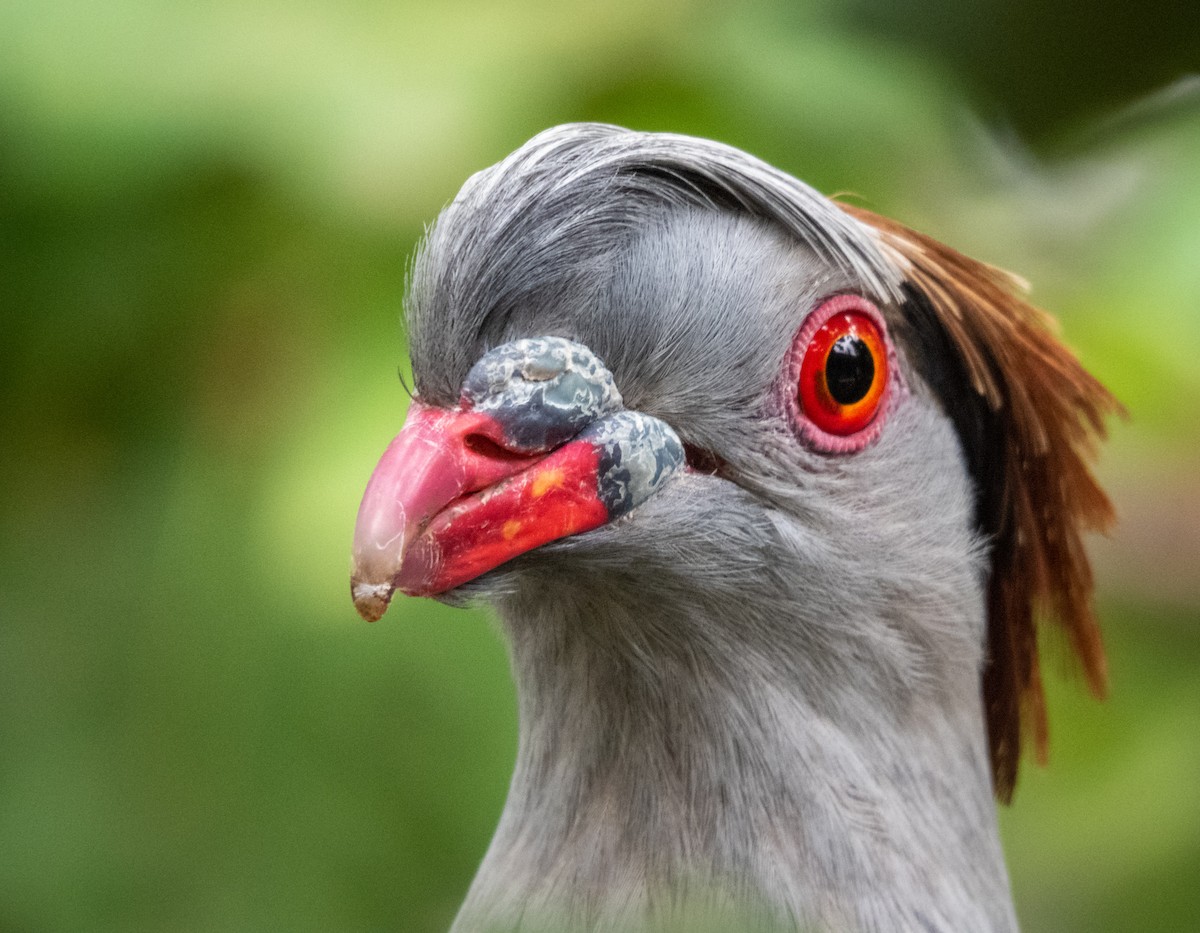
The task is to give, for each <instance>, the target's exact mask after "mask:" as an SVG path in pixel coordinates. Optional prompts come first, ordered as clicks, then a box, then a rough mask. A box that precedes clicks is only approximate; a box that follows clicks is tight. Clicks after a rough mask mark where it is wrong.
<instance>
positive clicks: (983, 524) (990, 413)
mask: <svg viewBox="0 0 1200 933" xmlns="http://www.w3.org/2000/svg"><path fill="white" fill-rule="evenodd" d="M901 289H902V291H903V293H904V300H903V302H902V303H901V305H900V312H901V314H902V315H903V319H904V327H903V328H902V329H901V331H900V337H901V339H903V340H904V342H905V344H906V346H907V348H908V355H909V360H910V362H911V363H912V365H913V367H914V368H915V369H916V370H917V373H918V374H919V375H920V377H921V378H922V379H923V380H924V381H925V383H926V385H928V386H929V388H930V389H932V390H933V393H934V395H935V396H936V397H937V399H938V401H939V402H940V403H941V406H942V410H943V411H945V413H946V416H947V417H948V418H949V419H950V421H951V423H952V424H953V425H954V430H955V432H956V433H957V434H958V439H959V444H960V445H961V447H962V453H963V458H964V459H965V460H966V463H967V469H968V471H969V472H970V475H971V481H972V483H973V484H974V487H975V525H976V527H977V528H978V529H979V531H980V532H981V533H982V534H983V535H984V536H985V537H987V538H988V539H992V540H994V539H995V537H996V536H997V535H998V534H999V533H1000V532H1001V531H1002V525H1003V524H1004V484H1005V477H1006V469H1007V466H1008V463H1007V457H1008V445H1007V443H1006V441H1005V431H1004V424H1003V419H1002V418H1001V415H1000V413H999V412H997V411H995V410H993V408H992V407H991V406H990V405H989V404H988V402H987V399H986V398H984V397H983V396H982V395H981V394H980V393H979V392H978V391H976V389H975V387H974V385H972V383H971V377H970V375H969V374H968V372H967V367H966V364H965V362H964V360H963V356H962V354H961V353H959V352H958V349H957V348H956V347H955V346H954V343H953V341H952V340H951V338H950V334H949V333H948V332H947V331H946V328H945V327H944V326H943V324H942V322H941V318H940V317H939V315H938V313H937V311H936V310H935V309H934V307H933V305H932V304H931V303H930V301H929V299H928V298H927V297H926V295H925V293H924V292H923V291H921V290H920V289H919V288H916V287H915V286H913V285H912V284H910V283H908V282H905V283H904V284H903V285H902V286H901ZM984 352H986V350H985V351H984ZM989 363H991V361H990V360H989Z"/></svg>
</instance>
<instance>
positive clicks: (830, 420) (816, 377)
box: [793, 295, 889, 452]
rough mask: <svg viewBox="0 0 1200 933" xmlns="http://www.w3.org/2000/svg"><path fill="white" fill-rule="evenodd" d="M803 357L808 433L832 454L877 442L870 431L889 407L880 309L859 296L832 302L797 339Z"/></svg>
mask: <svg viewBox="0 0 1200 933" xmlns="http://www.w3.org/2000/svg"><path fill="white" fill-rule="evenodd" d="M797 356H798V357H799V360H798V363H799V367H798V368H799V372H798V373H795V370H794V369H793V373H794V374H795V376H796V378H797V383H798V384H797V387H796V390H795V391H796V396H795V400H796V402H798V408H799V411H798V414H799V416H800V421H801V424H800V428H801V433H802V435H803V436H804V437H805V438H806V439H807V440H809V441H810V442H811V443H813V444H814V446H816V447H818V448H820V449H823V450H827V451H831V452H849V451H853V450H858V449H860V448H861V447H862V446H864V445H865V444H866V443H867V442H868V441H870V440H872V439H873V438H874V436H875V435H876V434H877V433H878V431H877V430H868V429H869V428H871V427H872V425H874V424H875V423H876V419H877V417H878V416H879V413H880V410H881V409H882V407H883V402H884V399H885V397H886V395H887V387H888V375H889V374H888V365H889V364H888V345H887V340H886V338H885V337H884V333H883V319H882V317H880V315H879V312H878V311H877V310H876V309H875V307H874V305H872V304H871V303H870V302H868V301H867V300H866V299H864V298H861V297H859V296H857V295H839V296H837V297H836V298H831V299H830V300H829V301H826V302H825V303H824V304H823V305H821V306H820V307H819V308H817V309H816V310H815V311H813V313H812V314H810V315H809V318H808V320H807V321H805V323H804V326H803V327H802V328H801V330H800V333H799V335H797V339H796V344H795V347H794V349H793V358H795V357H797ZM793 366H795V363H793ZM880 423H881V422H880ZM814 429H815V430H814Z"/></svg>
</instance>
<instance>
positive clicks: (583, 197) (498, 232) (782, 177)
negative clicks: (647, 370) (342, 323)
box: [407, 124, 901, 404]
mask: <svg viewBox="0 0 1200 933" xmlns="http://www.w3.org/2000/svg"><path fill="white" fill-rule="evenodd" d="M695 207H701V208H720V207H732V208H735V209H736V210H737V211H738V212H739V213H745V214H749V215H751V216H755V217H761V218H764V219H767V220H769V221H770V222H771V223H773V224H775V225H777V226H779V227H780V228H782V229H783V230H785V231H786V232H788V233H790V234H791V235H793V236H794V237H796V238H797V239H798V240H799V241H800V242H803V243H806V244H808V245H809V246H810V247H811V248H812V249H813V250H814V251H816V252H817V253H818V255H820V256H821V257H822V258H824V259H826V260H827V261H828V262H829V263H830V264H831V265H833V266H834V267H835V268H839V269H841V270H843V271H844V272H846V273H847V274H849V275H850V276H851V277H852V278H853V279H854V280H855V281H856V282H859V283H861V284H862V286H863V287H864V288H865V289H866V290H867V291H868V292H869V293H871V294H873V295H874V296H875V297H877V298H879V299H880V300H882V301H885V302H891V301H893V300H897V299H899V298H900V285H901V271H900V270H898V269H897V268H896V266H895V265H894V263H891V262H888V261H887V259H885V257H884V255H883V254H882V253H881V251H880V249H879V247H878V244H877V241H876V237H875V234H874V231H872V230H871V228H869V227H866V226H864V225H862V224H860V223H858V222H857V221H855V220H854V219H853V218H851V217H849V216H847V215H846V213H845V212H844V211H841V210H839V209H838V208H837V207H836V206H835V205H834V204H833V203H832V202H830V201H829V200H828V199H827V198H825V197H824V196H823V195H821V194H820V193H818V192H817V191H815V190H813V189H812V188H809V187H808V186H807V185H805V184H803V183H802V182H800V181H797V180H796V179H795V178H792V177H791V176H790V175H787V174H786V173H784V172H781V171H779V170H778V169H776V168H773V167H771V166H770V165H767V164H766V163H765V162H762V161H760V160H758V159H756V158H754V157H752V156H749V155H747V154H746V153H744V152H741V151H740V150H737V149H734V148H732V147H730V146H726V145H723V144H721V143H716V142H712V141H709V140H704V139H697V138H693V137H689V136H680V135H675V134H668V133H640V132H634V131H631V130H626V129H622V128H620V127H615V126H606V125H601V124H569V125H565V126H559V127H555V128H553V129H550V130H547V131H545V132H543V133H541V134H539V135H538V136H535V137H534V138H533V139H532V140H530V141H529V142H528V143H526V144H525V145H524V146H522V147H521V148H520V149H518V150H517V151H516V152H514V153H513V154H512V155H510V156H509V157H508V158H506V159H504V160H503V161H502V162H500V163H498V164H496V165H494V166H492V167H491V168H488V169H485V170H484V171H482V172H479V173H478V174H476V175H475V176H473V177H472V178H471V179H469V180H468V182H467V183H466V184H465V185H464V186H463V189H462V191H461V192H460V193H459V195H458V197H457V198H455V200H454V202H453V203H452V204H450V205H449V206H448V207H447V208H446V210H445V211H443V213H442V215H441V216H440V217H439V218H438V221H437V223H436V224H435V225H434V226H433V228H432V229H431V230H430V231H429V233H428V236H427V237H426V240H425V242H424V243H423V244H422V247H421V249H420V251H419V252H418V255H417V257H416V259H415V261H414V264H413V270H412V276H411V282H410V288H409V298H408V304H407V318H408V329H409V339H410V349H411V353H412V358H413V367H414V371H415V372H416V374H417V388H418V391H419V392H420V393H421V395H422V396H423V397H425V398H426V399H427V400H428V401H431V402H440V403H443V404H447V403H451V402H453V401H454V400H455V399H456V398H457V393H458V390H459V386H460V385H461V383H462V378H463V377H464V376H465V374H466V372H467V370H468V369H469V368H470V366H471V364H472V363H473V362H474V361H475V359H477V358H478V356H479V355H480V354H481V353H482V352H484V351H486V350H487V349H488V348H490V347H491V346H494V345H496V344H498V343H501V342H503V339H504V333H505V328H506V325H507V324H508V321H509V319H510V317H511V316H512V315H513V314H515V313H517V312H518V311H520V310H522V309H524V308H529V307H538V308H540V309H542V316H543V318H544V319H545V318H547V317H548V318H549V319H551V320H552V319H553V310H552V309H553V306H554V305H555V304H556V303H557V304H562V305H564V306H565V305H566V304H571V305H572V306H573V307H574V309H575V313H576V314H577V313H578V309H579V308H580V307H581V306H586V305H587V304H589V303H592V302H594V301H595V300H597V299H598V298H599V297H600V296H601V295H602V293H603V291H604V289H605V287H606V276H607V275H609V274H610V270H611V263H609V262H606V258H610V257H611V255H612V254H613V252H614V251H616V250H619V249H621V248H622V247H623V246H624V245H625V244H627V243H628V242H629V241H630V239H631V238H632V237H634V236H635V235H637V234H638V233H639V232H640V231H642V230H644V229H645V227H646V226H647V225H648V224H651V223H653V222H654V221H655V220H656V219H657V218H658V217H660V216H661V215H662V213H663V211H664V210H670V209H679V208H695ZM614 323H615V322H614ZM564 329H568V330H569V327H568V326H567V325H566V323H565V322H564ZM562 336H573V335H572V334H570V333H564V334H562Z"/></svg>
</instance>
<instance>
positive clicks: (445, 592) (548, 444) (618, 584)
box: [351, 125, 1116, 798]
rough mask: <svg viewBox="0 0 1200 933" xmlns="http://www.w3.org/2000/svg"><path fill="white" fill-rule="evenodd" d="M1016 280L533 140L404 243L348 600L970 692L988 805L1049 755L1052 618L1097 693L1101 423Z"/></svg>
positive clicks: (791, 190)
mask: <svg viewBox="0 0 1200 933" xmlns="http://www.w3.org/2000/svg"><path fill="white" fill-rule="evenodd" d="M1021 291H1022V289H1021V286H1020V283H1019V282H1018V281H1017V280H1015V279H1014V278H1012V277H1011V276H1009V275H1007V274H1006V273H1003V272H1001V271H999V270H997V269H994V268H992V267H989V266H986V265H984V264H982V263H978V262H976V261H974V260H971V259H968V258H967V257H965V256H962V255H961V254H959V253H956V252H955V251H953V250H951V249H949V248H948V247H945V246H943V245H942V244H940V243H937V242H936V241H934V240H932V239H929V238H927V237H925V236H922V235H920V234H918V233H916V232H914V231H912V230H909V229H907V228H905V227H903V226H901V225H899V224H897V223H895V222H893V221H890V220H887V219H885V218H882V217H879V216H877V215H874V214H871V213H869V212H867V211H865V210H862V209H860V208H856V207H851V206H848V205H845V204H839V203H837V202H834V201H831V200H829V199H827V198H825V197H823V196H822V195H820V194H818V193H817V192H815V191H814V190H812V189H811V188H809V187H807V186H805V185H804V184H802V183H801V182H799V181H797V180H796V179H794V178H792V177H790V176H788V175H786V174H785V173H783V172H780V171H778V170H776V169H774V168H771V167H770V166H768V165H766V164H764V163H762V162H760V161H758V160H756V159H754V158H752V157H750V156H748V155H746V154H745V153H742V152H740V151H738V150H735V149H732V148H729V147H727V146H723V145H720V144H717V143H713V142H708V141H704V140H699V139H693V138H689V137H683V136H675V135H667V134H645V133H635V132H630V131H627V130H622V129H618V128H615V127H608V126H598V125H572V126H564V127H558V128H555V129H552V130H549V131H547V132H545V133H542V134H541V135H539V136H537V137H535V138H534V139H533V140H531V141H530V142H529V143H527V144H526V145H525V146H523V147H522V148H521V149H519V150H518V151H517V152H515V153H514V154H513V155H511V156H510V157H508V158H507V159H505V160H504V161H502V162H501V163H499V164H498V165H496V166H493V167H492V168H490V169H487V170H485V171H483V172H481V173H479V174H478V175H476V176H474V177H473V178H471V179H470V180H469V181H468V182H467V184H466V185H465V186H464V188H463V189H462V191H461V192H460V194H459V195H458V197H457V198H456V199H455V200H454V202H453V203H452V204H450V205H449V206H448V207H447V208H446V209H445V211H444V212H443V213H442V215H441V216H440V217H439V219H438V221H437V223H436V224H435V225H434V226H433V227H432V229H431V230H430V232H429V233H428V235H427V237H426V238H425V241H424V243H423V244H422V246H421V248H420V250H419V252H418V254H417V256H416V259H415V261H414V264H413V268H412V274H411V281H410V287H409V294H408V300H407V305H406V313H407V323H408V330H409V339H410V349H411V354H412V361H413V373H414V377H415V382H416V396H415V398H414V400H413V403H412V405H411V407H410V409H409V413H408V418H407V421H406V422H405V424H404V427H403V428H402V430H401V431H400V433H399V435H398V436H397V437H396V438H395V440H394V441H393V442H392V444H391V445H390V446H389V447H388V449H387V451H386V452H385V453H384V455H383V458H382V459H381V461H380V463H379V466H378V467H377V468H376V471H375V473H374V475H373V476H372V477H371V480H370V482H369V484H368V487H367V490H366V493H365V495H364V498H363V501H362V506H361V508H360V511H359V515H358V523H357V527H356V531H355V538H354V570H353V576H352V584H351V587H352V594H353V598H354V602H355V605H356V606H357V608H358V610H359V612H360V613H361V614H362V615H363V616H364V617H365V618H367V619H370V620H375V619H378V618H379V617H380V616H382V614H383V613H384V611H385V610H386V608H387V606H388V603H389V600H390V599H391V597H392V594H393V593H394V592H395V591H397V590H399V591H401V592H404V593H407V594H411V595H418V596H434V597H436V598H439V599H443V600H446V601H451V602H462V601H464V600H468V599H484V600H487V601H490V602H492V603H493V604H495V605H496V606H497V607H498V608H499V609H500V611H501V614H502V615H503V616H504V617H505V618H506V619H518V618H520V617H522V616H523V615H530V614H533V615H537V612H538V610H539V607H545V606H555V607H559V608H563V607H566V608H567V609H569V608H571V607H574V610H577V612H576V613H575V617H578V618H580V619H583V618H586V619H588V620H590V621H589V622H588V625H589V626H590V627H591V629H590V633H589V637H590V638H593V639H595V640H597V641H600V642H603V643H604V644H605V650H612V651H626V652H628V653H629V654H630V655H631V656H634V657H637V658H639V659H641V660H642V661H643V662H645V663H653V660H654V658H656V657H659V656H669V655H672V654H674V655H676V656H680V657H683V656H686V657H687V658H690V659H692V661H693V662H694V661H695V659H696V658H704V657H708V656H717V655H720V654H721V653H722V652H724V653H725V654H726V656H729V655H731V654H733V655H737V656H738V657H743V658H745V657H750V658H757V659H759V661H760V662H761V664H763V665H779V666H781V667H782V668H784V669H785V670H786V671H788V672H790V673H791V675H793V676H795V677H797V678H803V677H809V678H811V679H817V680H820V682H822V683H824V684H827V685H829V686H828V691H827V692H828V693H829V695H830V702H831V703H836V702H838V696H840V695H841V693H842V692H845V694H846V696H847V697H851V696H853V697H858V698H859V700H860V701H861V698H862V696H863V690H864V689H865V688H864V687H863V685H864V684H873V685H875V688H874V689H875V690H876V693H874V694H871V695H872V696H874V697H875V698H876V699H877V700H878V701H879V702H885V701H887V700H886V698H888V697H893V698H894V697H916V698H918V699H919V698H920V697H922V696H925V695H927V694H933V693H936V691H937V690H938V689H939V685H940V684H942V683H943V682H945V681H947V679H955V678H959V679H961V678H963V677H966V678H969V679H970V680H971V682H972V683H974V684H975V685H976V686H975V689H977V690H979V691H981V694H982V697H983V707H984V709H985V712H986V718H987V729H988V735H989V739H990V748H991V758H992V768H993V778H994V786H995V790H996V793H997V794H998V795H999V796H1000V797H1001V798H1007V797H1008V795H1009V794H1010V793H1011V790H1012V787H1013V783H1014V781H1015V776H1016V771H1017V763H1018V759H1019V756H1020V750H1021V745H1022V736H1023V735H1026V734H1032V735H1033V737H1034V739H1035V741H1036V743H1037V745H1038V747H1039V749H1041V748H1044V745H1045V713H1044V708H1043V702H1042V688H1041V683H1040V677H1039V672H1038V663H1037V630H1036V624H1037V622H1038V621H1039V620H1047V621H1049V622H1050V623H1051V624H1054V625H1056V626H1058V627H1060V628H1061V629H1062V630H1063V631H1065V632H1066V633H1067V635H1068V637H1069V640H1070V643H1071V645H1072V646H1073V648H1074V649H1075V651H1076V653H1077V654H1078V656H1079V657H1080V659H1081V661H1082V664H1083V668H1084V670H1085V672H1086V674H1087V677H1088V679H1089V682H1090V683H1091V685H1092V687H1093V689H1094V690H1096V691H1097V692H1101V691H1102V690H1103V688H1104V680H1105V672H1104V660H1103V652H1102V648H1101V645H1100V638H1099V633H1098V630H1097V627H1096V623H1095V619H1094V615H1093V611H1092V607H1091V577H1090V572H1089V568H1088V562H1087V557H1086V555H1085V553H1084V551H1083V548H1082V543H1081V535H1082V533H1083V532H1084V531H1085V530H1086V529H1088V528H1096V527H1103V526H1104V525H1105V524H1106V523H1107V522H1108V521H1109V520H1110V507H1109V504H1108V502H1107V500H1106V498H1105V496H1104V494H1103V492H1102V490H1101V489H1100V488H1099V487H1098V485H1097V484H1096V482H1095V480H1094V479H1093V477H1092V475H1091V473H1090V470H1089V460H1090V457H1091V455H1092V453H1093V445H1094V442H1095V440H1096V439H1097V438H1098V437H1099V436H1100V435H1101V433H1102V431H1103V418H1104V416H1105V415H1106V414H1107V413H1108V412H1110V411H1112V410H1115V408H1116V403H1115V402H1114V401H1113V400H1112V398H1111V397H1110V396H1109V395H1108V393H1107V392H1106V391H1105V390H1104V389H1103V387H1101V386H1100V385H1099V383H1097V382H1096V381H1095V380H1094V379H1093V378H1092V377H1091V376H1090V375H1089V374H1088V373H1087V372H1086V371H1085V370H1083V369H1082V367H1081V366H1080V364H1079V363H1078V362H1077V360H1076V359H1075V357H1074V356H1073V355H1071V353H1070V352H1069V351H1067V350H1066V349H1065V347H1064V346H1063V345H1062V344H1061V343H1060V342H1059V341H1058V340H1057V338H1056V337H1054V335H1053V330H1052V328H1051V325H1050V322H1049V320H1048V318H1047V317H1046V316H1045V315H1044V314H1043V313H1042V312H1040V311H1038V310H1036V309H1035V308H1033V307H1032V306H1031V305H1029V304H1027V303H1026V302H1025V301H1024V299H1023V297H1022V295H1021ZM681 603H686V604H690V605H700V606H703V607H704V608H705V612H704V614H703V615H704V619H705V622H704V623H703V625H700V624H694V623H688V624H687V625H684V624H683V623H682V622H680V621H679V620H678V619H677V618H676V617H675V616H673V615H672V613H671V612H670V611H669V607H671V606H673V605H677V604H681ZM564 611H565V609H564ZM514 625H516V623H511V624H510V635H511V636H512V637H513V638H515V639H519V638H523V637H525V636H526V635H527V634H528V633H523V632H522V631H519V630H516V629H514V628H513V626H514ZM695 663H702V662H695ZM846 702H851V700H850V699H847V700H846Z"/></svg>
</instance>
